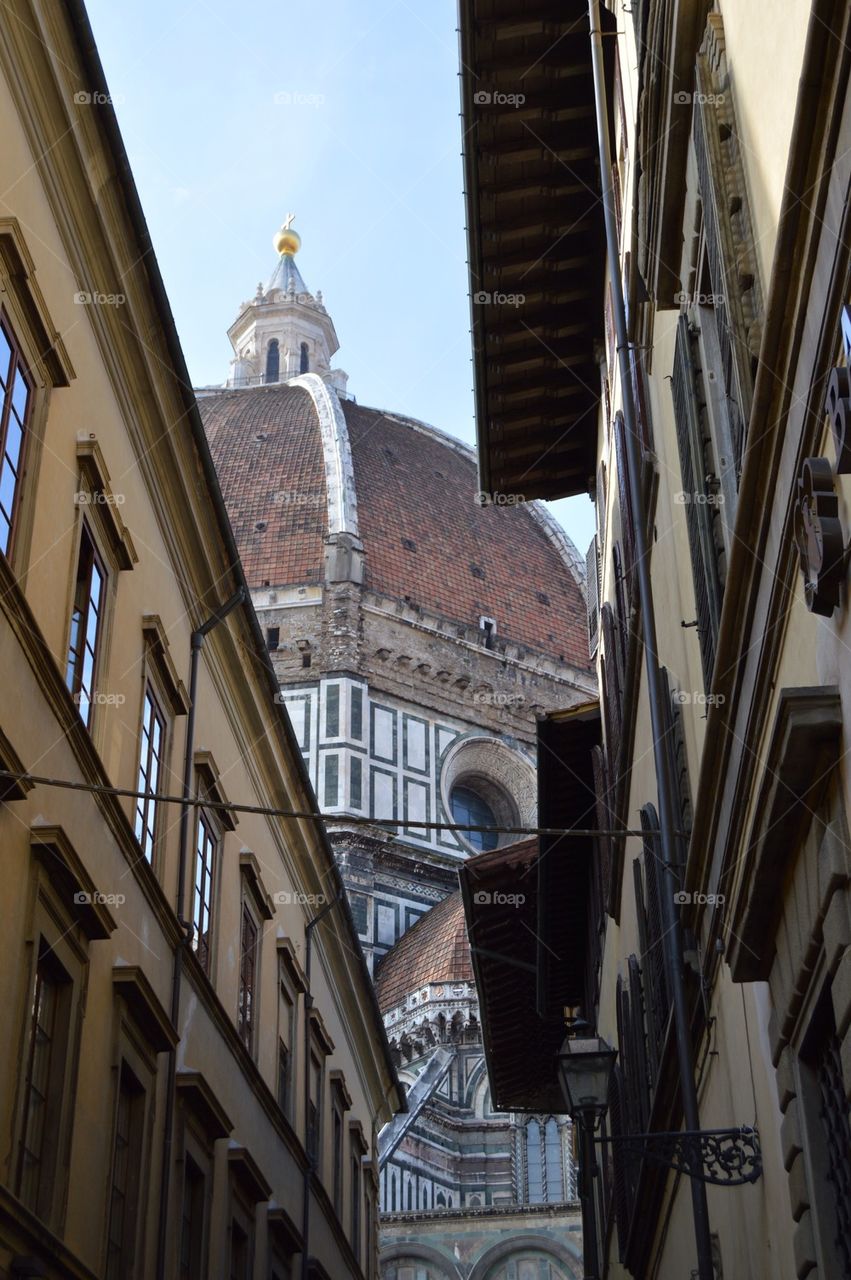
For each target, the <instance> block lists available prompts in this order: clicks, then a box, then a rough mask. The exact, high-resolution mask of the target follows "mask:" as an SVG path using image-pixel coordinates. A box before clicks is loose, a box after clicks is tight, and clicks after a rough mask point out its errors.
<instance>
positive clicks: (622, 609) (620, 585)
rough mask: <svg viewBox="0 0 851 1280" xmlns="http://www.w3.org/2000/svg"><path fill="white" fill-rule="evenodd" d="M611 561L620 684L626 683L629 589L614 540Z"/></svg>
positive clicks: (618, 547)
mask: <svg viewBox="0 0 851 1280" xmlns="http://www.w3.org/2000/svg"><path fill="white" fill-rule="evenodd" d="M612 561H613V564H614V570H615V599H616V601H617V606H618V642H619V644H618V650H619V655H620V665H621V686H622V687H623V686H624V685H625V683H626V666H627V658H628V655H629V628H630V625H631V618H630V609H629V591H628V589H627V582H626V576H625V571H624V567H623V554H622V552H621V544H620V543H619V542H616V543H615V545H614V546H613V547H612Z"/></svg>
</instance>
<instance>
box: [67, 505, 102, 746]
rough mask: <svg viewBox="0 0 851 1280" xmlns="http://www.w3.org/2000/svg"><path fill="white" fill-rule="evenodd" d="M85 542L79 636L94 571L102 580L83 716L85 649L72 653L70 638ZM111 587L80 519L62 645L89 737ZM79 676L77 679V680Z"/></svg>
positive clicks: (88, 528) (87, 524)
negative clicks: (86, 562)
mask: <svg viewBox="0 0 851 1280" xmlns="http://www.w3.org/2000/svg"><path fill="white" fill-rule="evenodd" d="M84 542H87V543H88V544H89V548H90V551H91V558H92V563H91V567H90V570H89V575H88V588H87V595H86V601H87V603H86V615H85V629H84V630H83V629H81V630H80V631H78V635H83V634H85V635H87V633H88V622H89V617H90V611H91V582H92V574H93V572H94V570H97V571H98V572H99V574H100V577H101V588H100V595H99V598H98V605H99V611H98V614H97V625H96V630H95V638H94V644H93V645H92V669H91V676H90V684H91V689H90V697H89V703H88V711H87V713H86V714H85V715H84V714H83V708H82V702H81V699H80V693H81V690H82V688H83V677H82V672H83V670H84V666H85V648H86V642H85V641H84V643H83V647H82V648H81V647H80V646H79V645H75V646H74V648H73V650H72V637H73V636H74V615H75V612H76V609H77V594H78V587H79V584H80V565H81V559H82V554H83V545H84ZM112 586H113V574H112V573H111V571H110V568H109V566H108V564H107V560H106V557H105V556H104V555H103V552H102V551H101V549H100V544H99V541H98V538H97V536H96V534H95V530H94V528H93V527H92V524H91V523H90V522H89V521H88V520H87V519H85V518H82V519H81V520H80V528H79V535H78V537H77V550H76V555H75V557H74V561H73V566H72V571H71V592H70V608H69V609H68V612H67V616H68V624H67V636H66V643H65V687H66V688H67V689H68V692H69V693H70V695H71V698H72V700H73V702H74V705H75V706H76V708H77V711H78V714H79V716H80V719H81V720H82V722H83V724H84V725H85V727H86V728H87V729H88V731H89V733H90V734H93V733H94V729H95V725H96V721H97V709H98V706H99V702H98V699H97V692H98V682H99V680H100V677H101V675H102V673H103V670H104V665H105V662H104V659H105V651H106V646H107V636H108V622H109V617H110V614H111V592H112ZM72 652H73V653H74V654H75V659H74V666H73V678H71V677H72V667H71V656H72ZM78 676H79V680H78Z"/></svg>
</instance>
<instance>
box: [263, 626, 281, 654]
mask: <svg viewBox="0 0 851 1280" xmlns="http://www.w3.org/2000/svg"><path fill="white" fill-rule="evenodd" d="M280 643H281V628H280V627H267V628H266V648H267V649H268V650H269V651H270V652H272V653H273V652H274V651H275V649H277V647H278V645H279V644H280Z"/></svg>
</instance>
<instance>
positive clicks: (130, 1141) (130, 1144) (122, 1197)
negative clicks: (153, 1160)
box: [106, 1063, 145, 1280]
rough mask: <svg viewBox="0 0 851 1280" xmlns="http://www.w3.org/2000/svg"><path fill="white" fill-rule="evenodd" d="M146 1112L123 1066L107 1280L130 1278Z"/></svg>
mask: <svg viewBox="0 0 851 1280" xmlns="http://www.w3.org/2000/svg"><path fill="white" fill-rule="evenodd" d="M144 1112H145V1093H144V1090H143V1089H142V1086H141V1085H140V1084H139V1082H138V1080H137V1079H136V1077H135V1076H134V1075H133V1073H132V1071H130V1069H129V1067H128V1066H127V1064H126V1063H122V1064H121V1073H120V1077H119V1086H118V1108H117V1111H116V1118H115V1139H114V1143H113V1149H112V1188H111V1191H110V1198H109V1230H108V1232H107V1253H106V1276H107V1280H123V1278H124V1277H125V1276H127V1275H129V1274H130V1273H131V1269H132V1260H133V1258H134V1257H135V1253H136V1234H137V1231H136V1228H137V1223H138V1218H139V1178H140V1173H141V1169H142V1127H143V1120H144Z"/></svg>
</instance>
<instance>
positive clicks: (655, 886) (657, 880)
mask: <svg viewBox="0 0 851 1280" xmlns="http://www.w3.org/2000/svg"><path fill="white" fill-rule="evenodd" d="M641 829H642V831H643V832H644V839H643V861H644V886H645V891H646V897H645V902H644V909H645V919H646V925H645V934H646V942H645V943H642V945H643V946H644V947H645V950H644V956H643V959H644V972H645V975H646V978H647V988H648V991H647V1014H648V1022H649V1030H650V1033H651V1039H652V1041H653V1045H654V1055H653V1056H655V1058H656V1060H657V1062H658V1060H659V1058H660V1056H661V1052H662V1045H663V1043H664V1040H665V1030H666V1028H667V1025H668V1015H669V1012H670V1007H671V1000H670V996H669V993H668V969H667V962H666V958H665V933H666V929H665V915H664V911H663V903H662V894H663V893H673V892H674V885H673V882H672V880H671V877H670V876H669V875H667V874H666V872H665V869H664V867H663V866H662V862H661V858H662V848H661V842H660V840H659V819H658V817H657V815H656V810H655V809H654V807H653V805H652V804H646V805H645V806H644V808H643V809H642V810H641Z"/></svg>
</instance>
